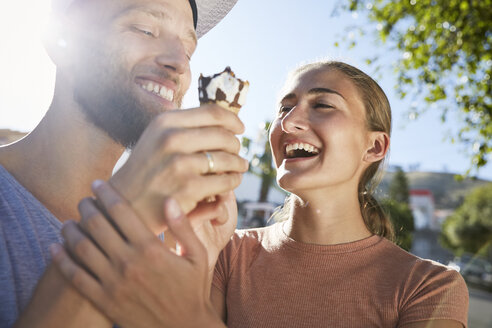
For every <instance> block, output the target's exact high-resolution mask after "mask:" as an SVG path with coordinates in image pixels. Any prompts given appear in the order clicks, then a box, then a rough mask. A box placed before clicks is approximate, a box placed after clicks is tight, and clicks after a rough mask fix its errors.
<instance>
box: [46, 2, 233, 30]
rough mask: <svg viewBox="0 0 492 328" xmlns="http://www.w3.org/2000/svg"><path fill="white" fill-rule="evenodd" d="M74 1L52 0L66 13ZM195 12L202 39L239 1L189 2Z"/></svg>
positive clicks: (55, 5) (53, 4)
mask: <svg viewBox="0 0 492 328" xmlns="http://www.w3.org/2000/svg"><path fill="white" fill-rule="evenodd" d="M73 1H74V0H52V2H51V3H52V8H53V11H55V12H58V13H63V12H65V11H66V10H67V9H68V7H70V5H71V4H72V2H73ZM189 1H190V5H191V8H192V10H193V20H194V24H195V30H196V36H197V37H198V38H201V37H202V36H203V35H205V34H206V33H207V32H208V31H210V30H211V29H212V28H213V27H214V26H215V25H217V24H218V23H219V22H220V21H221V20H222V19H223V18H224V17H225V16H226V15H227V14H228V13H229V12H230V11H231V9H232V7H234V5H235V4H236V2H237V0H189Z"/></svg>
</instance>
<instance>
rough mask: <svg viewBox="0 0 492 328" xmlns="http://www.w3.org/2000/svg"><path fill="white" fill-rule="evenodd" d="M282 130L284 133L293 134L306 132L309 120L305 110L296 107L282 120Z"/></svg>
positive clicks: (298, 106)
mask: <svg viewBox="0 0 492 328" xmlns="http://www.w3.org/2000/svg"><path fill="white" fill-rule="evenodd" d="M281 126H282V130H283V131H284V132H286V133H295V132H299V131H302V130H307V129H308V127H309V118H308V113H307V110H306V108H303V106H301V105H296V106H294V107H292V109H291V110H290V111H289V112H288V113H287V115H285V116H284V117H283V118H282V122H281Z"/></svg>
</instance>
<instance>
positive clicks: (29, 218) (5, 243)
mask: <svg viewBox="0 0 492 328" xmlns="http://www.w3.org/2000/svg"><path fill="white" fill-rule="evenodd" d="M61 226H62V224H61V222H60V221H59V220H58V219H57V218H56V217H55V216H54V215H53V214H52V213H51V212H50V211H48V209H47V208H46V207H44V206H43V205H42V204H41V203H40V202H39V201H38V200H37V199H36V198H35V197H34V196H33V195H32V194H31V193H30V192H29V191H27V190H26V189H25V188H24V187H23V186H22V185H21V184H20V183H19V182H18V181H17V180H16V179H15V178H14V177H13V176H12V175H11V174H10V173H9V172H7V170H5V168H4V167H2V166H1V165H0V327H1V328H3V327H11V326H12V325H13V324H14V322H15V321H16V319H17V317H18V316H19V315H20V313H21V312H22V310H23V309H24V308H25V307H26V305H27V304H28V303H29V300H30V298H31V295H32V293H33V291H34V288H35V287H36V284H37V282H38V280H39V279H40V278H41V276H42V274H43V272H44V270H45V269H46V266H47V264H48V263H49V262H50V254H49V250H48V249H49V246H50V245H51V244H53V243H61V242H62V238H61V235H60V229H61Z"/></svg>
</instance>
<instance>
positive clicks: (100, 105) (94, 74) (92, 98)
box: [74, 44, 183, 149]
mask: <svg viewBox="0 0 492 328" xmlns="http://www.w3.org/2000/svg"><path fill="white" fill-rule="evenodd" d="M101 47H102V46H101V45H100V44H98V45H94V44H92V45H91V47H87V48H86V49H90V50H88V52H91V53H90V54H89V53H88V52H87V53H86V56H85V58H86V59H87V61H85V62H84V63H83V65H80V70H79V71H78V72H77V73H78V74H77V76H76V80H75V86H74V100H75V101H76V102H77V103H79V104H80V107H81V108H82V112H83V113H84V114H85V116H86V118H87V119H88V120H89V122H91V123H93V124H94V125H95V126H97V127H98V128H100V129H101V130H103V131H104V132H106V133H107V134H108V135H109V136H110V137H111V138H112V139H113V140H114V141H116V142H118V143H119V144H121V145H122V146H124V147H125V148H126V149H132V148H133V147H134V146H135V144H136V143H137V141H138V139H140V136H141V135H142V133H143V131H144V130H145V128H146V127H147V126H148V125H149V123H150V122H151V121H152V119H153V118H154V117H155V116H157V115H158V114H160V113H162V111H163V110H164V109H163V108H162V107H159V106H158V105H157V104H150V103H149V104H145V103H143V102H142V101H141V100H140V99H139V97H138V95H137V94H136V92H137V91H136V90H135V87H138V86H137V85H136V84H135V83H134V81H133V79H132V76H131V74H130V72H128V71H126V70H125V69H124V68H123V65H122V64H123V60H122V59H121V58H119V57H118V56H115V55H107V54H106V55H105V54H104V53H103V51H101V49H102V48H101ZM96 49H99V50H96ZM161 74H162V72H161ZM175 97H176V100H175V103H176V104H177V106H178V108H179V107H181V101H182V98H183V97H182V95H178V94H177V93H176V95H175Z"/></svg>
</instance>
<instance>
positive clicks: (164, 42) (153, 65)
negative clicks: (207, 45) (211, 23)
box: [74, 0, 196, 148]
mask: <svg viewBox="0 0 492 328" xmlns="http://www.w3.org/2000/svg"><path fill="white" fill-rule="evenodd" d="M83 6H84V7H83V8H80V9H81V11H84V12H85V13H88V12H90V11H95V12H94V15H93V16H88V17H85V18H84V23H82V24H81V25H82V26H83V29H82V30H80V31H79V32H78V35H79V37H78V38H77V42H79V44H78V45H77V50H78V53H77V54H76V56H77V58H76V65H75V66H76V67H75V77H74V80H75V81H74V95H75V101H76V102H78V103H79V104H80V105H81V108H82V110H83V112H84V114H85V115H86V116H87V118H88V119H89V121H90V122H92V123H93V124H95V125H96V126H97V127H99V128H100V129H102V130H104V131H106V132H107V133H108V134H109V136H110V137H111V138H113V139H114V140H115V141H117V142H119V143H121V144H122V145H123V146H125V147H126V148H131V147H132V146H134V145H135V143H136V142H137V141H138V139H139V137H140V135H141V134H142V132H143V131H144V129H145V128H146V127H147V125H148V124H149V122H150V121H151V120H152V119H153V118H154V117H155V116H156V115H158V114H159V113H161V112H162V111H164V110H169V109H176V108H179V107H180V106H181V101H182V99H183V96H184V93H185V92H186V90H187V89H188V88H189V86H190V79H191V73H190V66H189V59H190V57H191V55H192V54H193V52H194V50H195V47H196V36H195V31H194V28H193V14H192V11H191V7H190V4H189V2H188V0H152V1H150V0H133V1H128V0H124V1H110V0H103V1H88V2H86V3H85V4H84V5H83Z"/></svg>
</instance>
